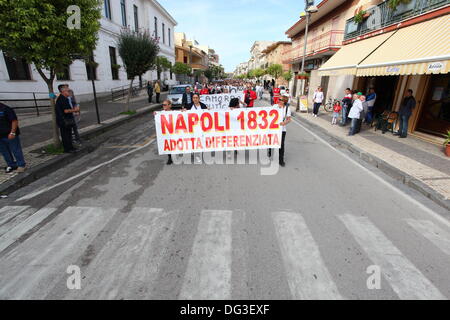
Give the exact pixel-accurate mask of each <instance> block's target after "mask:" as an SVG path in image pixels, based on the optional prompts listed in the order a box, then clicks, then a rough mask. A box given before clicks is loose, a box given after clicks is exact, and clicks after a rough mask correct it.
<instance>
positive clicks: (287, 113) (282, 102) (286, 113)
mask: <svg viewBox="0 0 450 320" xmlns="http://www.w3.org/2000/svg"><path fill="white" fill-rule="evenodd" d="M288 101H289V98H288V97H285V96H283V97H281V98H280V99H279V100H278V108H282V109H283V111H282V112H283V121H282V122H281V123H280V125H281V127H282V128H283V133H282V136H281V149H280V153H279V164H280V166H282V167H284V166H285V165H286V164H285V162H284V150H285V149H284V142H285V140H286V126H287V124H288V123H289V122H291V117H292V112H291V108H289V107H288V106H286V103H287V102H288ZM267 155H268V156H269V158H271V157H272V149H269V151H268V153H267Z"/></svg>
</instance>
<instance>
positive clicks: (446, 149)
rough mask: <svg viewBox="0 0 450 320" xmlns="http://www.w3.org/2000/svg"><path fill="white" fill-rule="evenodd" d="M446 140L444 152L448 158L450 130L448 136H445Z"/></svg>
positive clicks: (449, 154)
mask: <svg viewBox="0 0 450 320" xmlns="http://www.w3.org/2000/svg"><path fill="white" fill-rule="evenodd" d="M444 137H445V138H446V139H445V141H444V148H445V149H444V152H445V154H446V155H447V157H450V130H449V131H447V135H444Z"/></svg>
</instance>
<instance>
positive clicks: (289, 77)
mask: <svg viewBox="0 0 450 320" xmlns="http://www.w3.org/2000/svg"><path fill="white" fill-rule="evenodd" d="M293 76H294V75H293V74H292V71H291V70H289V71H286V72H285V73H283V79H284V80H286V81H287V82H288V83H289V81H291V80H292V77H293Z"/></svg>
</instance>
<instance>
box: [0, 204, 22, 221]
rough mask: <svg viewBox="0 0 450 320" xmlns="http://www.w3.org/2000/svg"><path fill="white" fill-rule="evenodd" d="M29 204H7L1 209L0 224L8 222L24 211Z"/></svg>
mask: <svg viewBox="0 0 450 320" xmlns="http://www.w3.org/2000/svg"><path fill="white" fill-rule="evenodd" d="M28 208H29V206H6V207H3V208H1V209H0V226H1V225H2V224H4V223H6V222H7V221H8V220H11V219H12V218H14V217H15V216H16V215H18V214H20V213H22V212H23V211H25V210H26V209H28Z"/></svg>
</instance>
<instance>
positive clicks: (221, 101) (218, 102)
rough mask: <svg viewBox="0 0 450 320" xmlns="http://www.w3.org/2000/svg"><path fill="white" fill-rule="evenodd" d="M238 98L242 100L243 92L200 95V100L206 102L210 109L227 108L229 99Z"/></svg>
mask: <svg viewBox="0 0 450 320" xmlns="http://www.w3.org/2000/svg"><path fill="white" fill-rule="evenodd" d="M233 98H238V99H239V100H241V101H243V99H244V93H243V92H238V93H222V94H204V95H201V96H200V101H201V102H203V103H204V104H206V106H207V107H208V108H209V109H210V110H220V109H228V107H229V105H230V101H231V99H233Z"/></svg>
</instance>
